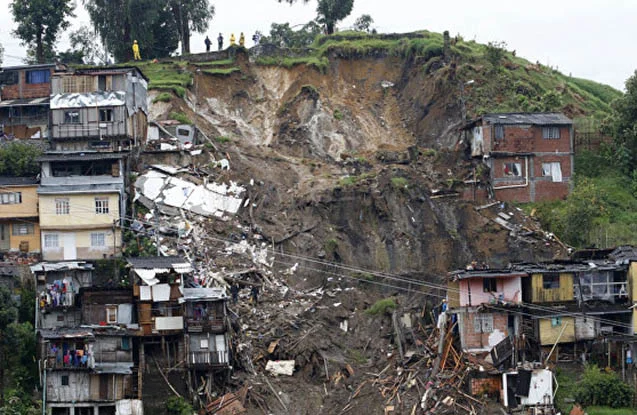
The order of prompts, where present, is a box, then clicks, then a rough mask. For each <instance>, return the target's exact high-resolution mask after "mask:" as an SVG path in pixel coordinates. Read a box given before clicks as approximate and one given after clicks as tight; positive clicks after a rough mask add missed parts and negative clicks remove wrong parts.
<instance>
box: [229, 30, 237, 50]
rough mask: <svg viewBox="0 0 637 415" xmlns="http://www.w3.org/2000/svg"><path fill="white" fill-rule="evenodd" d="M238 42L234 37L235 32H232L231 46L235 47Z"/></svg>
mask: <svg viewBox="0 0 637 415" xmlns="http://www.w3.org/2000/svg"><path fill="white" fill-rule="evenodd" d="M235 43H236V39H235V37H234V33H230V47H233V46H234V44H235Z"/></svg>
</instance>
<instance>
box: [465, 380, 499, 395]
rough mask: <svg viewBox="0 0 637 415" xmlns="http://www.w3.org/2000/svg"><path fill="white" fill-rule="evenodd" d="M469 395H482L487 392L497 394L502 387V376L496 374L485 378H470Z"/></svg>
mask: <svg viewBox="0 0 637 415" xmlns="http://www.w3.org/2000/svg"><path fill="white" fill-rule="evenodd" d="M470 385H471V386H470V387H471V395H473V396H475V397H482V395H484V394H487V395H489V396H499V395H500V390H501V389H502V377H500V376H498V375H496V376H492V377H487V378H473V379H471V384H470Z"/></svg>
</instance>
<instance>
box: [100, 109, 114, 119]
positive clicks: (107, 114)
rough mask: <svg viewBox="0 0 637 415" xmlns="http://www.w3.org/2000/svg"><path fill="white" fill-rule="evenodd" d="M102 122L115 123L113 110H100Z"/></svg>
mask: <svg viewBox="0 0 637 415" xmlns="http://www.w3.org/2000/svg"><path fill="white" fill-rule="evenodd" d="M100 122H113V110H112V109H104V110H100Z"/></svg>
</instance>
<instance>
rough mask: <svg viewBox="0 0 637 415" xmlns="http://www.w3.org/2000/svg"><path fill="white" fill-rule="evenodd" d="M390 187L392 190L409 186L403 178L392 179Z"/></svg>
mask: <svg viewBox="0 0 637 415" xmlns="http://www.w3.org/2000/svg"><path fill="white" fill-rule="evenodd" d="M391 185H392V186H393V187H394V189H405V188H406V187H407V185H409V182H408V181H407V179H405V178H404V177H392V178H391Z"/></svg>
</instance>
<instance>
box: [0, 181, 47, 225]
mask: <svg viewBox="0 0 637 415" xmlns="http://www.w3.org/2000/svg"><path fill="white" fill-rule="evenodd" d="M37 189H38V186H37V185H33V186H3V187H2V189H0V193H12V192H21V193H22V203H15V204H11V205H1V204H0V219H4V218H28V217H37V216H38V194H37Z"/></svg>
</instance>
